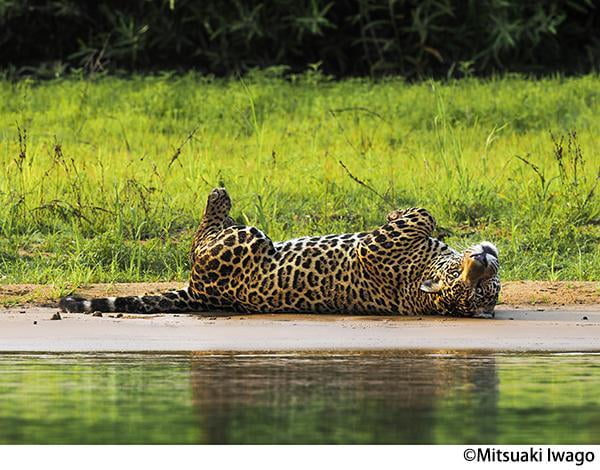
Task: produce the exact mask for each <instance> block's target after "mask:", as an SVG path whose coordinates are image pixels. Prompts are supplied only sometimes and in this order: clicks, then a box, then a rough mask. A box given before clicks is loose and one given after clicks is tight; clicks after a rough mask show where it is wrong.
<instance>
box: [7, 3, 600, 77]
mask: <svg viewBox="0 0 600 470" xmlns="http://www.w3.org/2000/svg"><path fill="white" fill-rule="evenodd" d="M310 64H313V67H321V68H322V70H323V71H324V72H325V73H326V74H331V75H335V76H348V75H372V76H376V75H388V74H402V75H404V76H407V77H423V76H437V77H457V76H469V75H472V74H478V75H481V74H490V73H494V72H496V71H515V72H526V73H532V74H540V73H552V72H563V73H579V72H589V71H593V70H598V69H599V67H598V66H599V64H600V9H599V8H597V7H596V6H595V2H594V1H593V0H542V1H537V2H521V1H519V0H481V1H468V2H458V1H452V0H419V1H417V0H396V1H394V0H387V1H386V0H339V1H335V2H334V1H328V0H310V1H309V0H304V1H296V0H271V1H262V2H244V1H241V0H233V1H231V0H230V1H222V0H130V1H127V2H122V1H117V0H112V1H111V0H101V1H98V2H83V1H79V2H78V1H74V0H55V1H52V2H48V1H44V0H20V1H16V0H0V67H3V68H5V69H7V70H8V71H9V74H11V75H16V76H19V75H23V74H28V73H35V74H37V75H38V76H59V75H61V74H63V73H64V72H65V71H66V70H68V69H71V68H85V69H87V70H94V71H98V70H109V71H112V72H114V71H117V70H125V71H151V70H157V69H173V70H179V69H184V70H185V69H196V70H199V71H202V72H205V73H212V74H218V75H228V74H235V73H243V72H246V71H248V70H250V69H252V68H256V67H261V68H264V67H270V66H274V65H284V66H286V67H287V69H288V70H291V71H297V70H305V69H306V68H307V67H308V66H309V65H310ZM286 67H284V68H283V69H281V68H280V69H279V70H280V71H281V70H286Z"/></svg>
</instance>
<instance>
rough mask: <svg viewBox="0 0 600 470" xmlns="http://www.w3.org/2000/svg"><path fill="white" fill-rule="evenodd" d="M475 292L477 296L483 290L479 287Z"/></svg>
mask: <svg viewBox="0 0 600 470" xmlns="http://www.w3.org/2000/svg"><path fill="white" fill-rule="evenodd" d="M475 292H477V293H478V294H483V289H482V288H481V287H477V289H475Z"/></svg>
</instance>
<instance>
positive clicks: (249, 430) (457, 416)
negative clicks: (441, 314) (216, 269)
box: [0, 351, 600, 444]
mask: <svg viewBox="0 0 600 470" xmlns="http://www.w3.org/2000/svg"><path fill="white" fill-rule="evenodd" d="M13 443H14V444H24V443H26V444H34V443H51V444H76V443H77V444H80V443H81V444H99V443H112V444H120V443H123V444H124V443H143V444H151V443H171V444H185V443H190V444H191V443H210V444H213V443H326V444H329V443H346V444H353V443H365V444H366V443H393V444H402V443H440V444H461V443H474V444H475V443H486V444H523V443H531V444H534V443H535V444H537V443H545V444H552V443H561V444H569V443H576V444H588V443H589V444H600V355H597V354H589V353H585V354H483V353H454V352H451V351H432V352H428V353H423V352H411V351H389V352H386V351H378V352H361V353H359V352H348V353H343V354H342V353H335V354H327V353H289V354H206V353H181V354H173V353H169V354H156V353H152V354H150V353H148V354H142V353H140V354H115V353H110V354H108V353H103V354H22V353H19V354H0V444H13Z"/></svg>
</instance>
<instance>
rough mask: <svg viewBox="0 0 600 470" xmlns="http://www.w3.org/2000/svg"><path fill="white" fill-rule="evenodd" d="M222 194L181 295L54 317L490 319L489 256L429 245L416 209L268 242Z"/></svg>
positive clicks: (74, 308)
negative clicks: (373, 225)
mask: <svg viewBox="0 0 600 470" xmlns="http://www.w3.org/2000/svg"><path fill="white" fill-rule="evenodd" d="M230 209H231V200H230V198H229V195H228V194H227V192H226V191H225V189H222V188H219V189H215V190H213V191H212V192H211V194H210V195H209V197H208V202H207V206H206V210H205V213H204V216H203V218H202V220H201V222H200V226H199V227H198V231H197V233H196V235H195V237H194V240H193V243H192V248H191V252H190V259H191V262H192V272H191V279H190V282H189V285H188V287H187V288H185V289H183V290H179V291H174V292H168V293H165V294H162V295H155V296H139V297H117V298H105V299H92V300H85V299H76V298H72V297H69V298H65V299H62V300H61V306H62V308H63V310H66V311H71V312H82V311H95V310H99V311H121V312H137V313H157V312H185V311H204V310H231V311H236V312H314V313H363V314H403V315H421V314H442V315H463V316H470V315H473V314H475V313H491V312H492V311H493V309H494V306H495V304H496V301H497V299H498V293H499V291H500V281H499V279H498V268H499V264H498V250H497V249H496V247H495V246H494V245H493V244H491V243H489V242H483V243H481V244H479V245H475V246H473V247H471V248H470V249H469V250H467V251H466V252H464V253H459V252H457V251H455V250H453V249H452V248H450V247H448V246H447V245H446V244H445V243H443V242H441V241H440V240H437V239H435V238H432V232H433V230H434V228H435V220H434V219H433V217H432V216H431V214H429V212H427V211H426V210H425V209H420V208H411V209H405V210H398V211H394V212H392V213H390V214H389V215H388V216H387V222H386V223H385V224H384V225H383V226H381V227H379V228H377V229H375V230H373V231H369V232H360V233H348V234H342V235H326V236H318V237H302V238H296V239H294V240H288V241H284V242H277V243H274V242H272V241H271V239H270V238H269V237H268V236H267V235H266V234H265V233H263V232H262V231H260V230H259V229H257V228H256V227H248V226H245V225H238V224H236V223H235V222H234V221H233V219H231V217H229V211H230Z"/></svg>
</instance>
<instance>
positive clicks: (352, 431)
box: [192, 354, 498, 443]
mask: <svg viewBox="0 0 600 470" xmlns="http://www.w3.org/2000/svg"><path fill="white" fill-rule="evenodd" d="M192 387H193V396H194V404H195V407H196V408H197V413H198V417H199V420H200V422H201V428H202V429H203V440H204V441H205V442H208V443H228V442H244V443H323V442H326V443H399V442H403V443H426V442H437V438H436V425H437V424H439V423H440V422H444V425H445V426H450V427H451V428H452V429H454V431H455V432H456V433H457V435H460V436H461V437H460V438H461V439H465V440H468V441H470V442H474V441H486V440H489V441H491V440H493V436H494V434H495V431H496V429H495V425H494V420H493V416H494V415H495V414H496V409H497V399H498V377H497V373H496V359H495V358H494V357H487V358H477V359H475V358H469V357H461V356H451V357H447V356H443V357H439V356H438V357H436V356H428V357H424V356H423V355H408V356H407V355H404V356H399V355H397V354H395V355H394V354H383V355H373V354H362V355H354V356H350V357H344V356H330V357H323V356H307V355H303V356H288V357H269V358H265V357H244V356H224V357H222V358H220V359H219V360H218V361H215V360H214V358H206V357H203V356H195V357H194V358H193V360H192ZM445 402H449V403H451V404H452V405H451V406H450V407H447V406H445V404H444V403H445ZM441 408H443V409H444V413H440V409H441ZM481 416H486V417H487V419H485V420H481V419H480V417H481Z"/></svg>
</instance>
